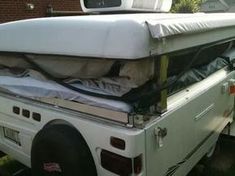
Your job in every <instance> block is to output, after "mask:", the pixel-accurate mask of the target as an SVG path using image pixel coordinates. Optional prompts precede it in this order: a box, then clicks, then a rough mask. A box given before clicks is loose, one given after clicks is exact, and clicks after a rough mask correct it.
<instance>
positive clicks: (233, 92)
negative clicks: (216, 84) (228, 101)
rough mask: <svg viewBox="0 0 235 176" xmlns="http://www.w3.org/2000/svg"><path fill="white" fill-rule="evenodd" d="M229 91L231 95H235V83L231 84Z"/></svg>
mask: <svg viewBox="0 0 235 176" xmlns="http://www.w3.org/2000/svg"><path fill="white" fill-rule="evenodd" d="M229 93H230V94H231V95H235V85H231V86H230V87H229Z"/></svg>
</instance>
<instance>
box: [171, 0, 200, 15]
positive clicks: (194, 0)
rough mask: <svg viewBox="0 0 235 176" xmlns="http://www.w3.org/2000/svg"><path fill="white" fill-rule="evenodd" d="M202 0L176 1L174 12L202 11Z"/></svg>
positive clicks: (174, 2)
mask: <svg viewBox="0 0 235 176" xmlns="http://www.w3.org/2000/svg"><path fill="white" fill-rule="evenodd" d="M200 5H201V0H174V1H173V5H172V10H171V11H172V12H177V13H194V12H198V11H199V10H200Z"/></svg>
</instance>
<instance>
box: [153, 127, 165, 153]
mask: <svg viewBox="0 0 235 176" xmlns="http://www.w3.org/2000/svg"><path fill="white" fill-rule="evenodd" d="M154 133H155V136H156V139H157V143H158V147H159V148H161V147H163V145H164V144H163V138H165V137H166V136H167V129H166V128H161V127H157V128H155V132H154Z"/></svg>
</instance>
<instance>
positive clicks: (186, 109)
mask: <svg viewBox="0 0 235 176" xmlns="http://www.w3.org/2000/svg"><path fill="white" fill-rule="evenodd" d="M234 77H235V72H228V71H226V69H222V70H220V71H218V72H216V73H214V74H213V75H212V76H210V77H208V78H207V79H205V80H203V81H201V82H199V83H197V84H195V85H193V86H191V87H189V88H188V89H186V90H183V91H181V92H179V93H177V94H175V95H173V96H172V97H170V98H169V99H168V107H169V108H168V111H167V113H165V114H164V115H162V116H161V117H159V116H153V117H152V118H151V119H153V121H150V122H149V123H148V124H147V125H146V126H145V127H144V128H143V129H136V128H126V127H121V126H117V125H114V124H110V123H107V122H105V121H101V120H98V119H97V117H95V116H94V115H87V114H84V113H79V112H76V111H70V110H66V109H63V108H62V107H57V106H49V105H46V104H44V103H39V102H35V101H32V100H29V99H24V98H21V97H14V96H11V95H7V94H5V93H1V94H0V126H1V128H0V129H1V130H0V139H1V140H0V149H1V150H3V151H4V152H6V153H8V154H10V155H11V156H13V157H14V158H16V159H17V160H19V161H21V162H22V163H24V164H26V165H27V166H30V151H31V145H32V140H33V138H34V136H35V135H36V133H37V132H38V131H39V130H40V129H41V128H42V127H43V126H45V125H46V124H48V123H49V122H52V121H56V120H63V121H66V122H68V123H70V124H71V125H73V126H75V127H76V128H77V129H78V130H79V131H80V132H81V134H82V135H83V137H84V138H85V140H86V142H87V143H88V146H89V148H90V150H91V152H92V156H93V157H94V160H95V163H96V167H97V171H98V175H99V176H115V175H114V174H112V173H110V172H108V171H106V170H105V169H103V168H102V167H101V165H100V156H99V153H100V151H101V149H106V150H108V151H112V152H114V153H117V154H120V155H122V156H125V157H130V158H134V157H136V156H138V155H140V154H142V155H143V159H144V160H143V162H144V164H143V165H144V168H143V171H142V173H141V174H140V175H141V176H145V175H147V176H152V175H153V176H163V175H164V174H165V173H166V172H167V170H168V168H169V167H171V166H174V165H176V164H177V163H179V162H181V161H182V160H183V159H184V158H185V157H186V156H187V155H189V154H190V153H191V152H192V151H193V150H194V149H195V148H196V147H197V146H198V145H199V144H200V143H201V142H203V141H204V143H202V145H201V146H200V147H198V150H196V151H195V153H194V154H192V156H191V157H189V159H188V160H187V162H185V163H184V164H182V165H181V167H179V168H178V169H177V170H176V174H175V175H178V176H183V175H186V173H187V172H188V171H189V170H190V169H191V168H192V167H193V165H195V164H196V163H197V162H198V160H199V159H200V158H201V157H202V156H203V155H204V154H206V153H207V151H209V149H210V148H211V147H212V146H213V145H214V144H215V142H216V140H217V138H218V135H219V133H220V132H221V131H222V129H223V128H224V127H225V126H226V125H227V123H229V122H231V121H232V114H230V116H228V117H223V114H224V112H225V111H227V110H231V109H232V110H233V97H232V96H230V95H229V94H223V93H222V86H223V85H224V84H225V83H226V82H229V80H230V79H231V78H234ZM212 104H213V106H211V105H212ZM13 106H18V107H20V108H24V109H29V110H30V111H33V112H39V113H40V114H41V115H42V122H37V121H34V120H32V119H31V118H29V119H27V118H24V117H23V116H22V115H16V114H13V113H12V107H13ZM208 107H211V108H208ZM198 116H200V119H195V117H198ZM101 122H102V123H101ZM2 127H8V128H11V129H14V130H17V131H19V132H20V139H21V142H22V146H17V145H16V144H15V143H13V142H11V141H9V140H7V139H6V138H4V136H3V133H2ZM157 127H162V128H166V129H167V135H166V136H165V137H164V138H163V139H162V143H163V146H162V147H161V148H159V147H158V144H157V139H156V136H154V134H155V129H156V128H157ZM111 136H115V137H119V138H121V139H124V140H125V141H126V149H125V150H124V151H121V150H118V149H115V148H114V147H112V146H111V145H110V137H111Z"/></svg>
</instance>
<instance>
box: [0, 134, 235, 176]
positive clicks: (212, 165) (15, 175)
mask: <svg viewBox="0 0 235 176" xmlns="http://www.w3.org/2000/svg"><path fill="white" fill-rule="evenodd" d="M0 176H30V170H29V169H27V168H26V167H25V166H23V165H22V164H20V163H18V162H16V161H14V160H12V159H9V157H7V156H6V157H4V158H3V159H1V160H0ZM188 176H235V138H227V137H223V138H221V139H220V140H219V142H218V145H217V149H216V151H215V153H214V155H213V157H212V158H210V159H207V160H206V161H205V160H202V161H201V162H200V163H199V164H198V165H197V166H196V167H195V168H194V169H193V170H192V172H191V173H189V174H188Z"/></svg>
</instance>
